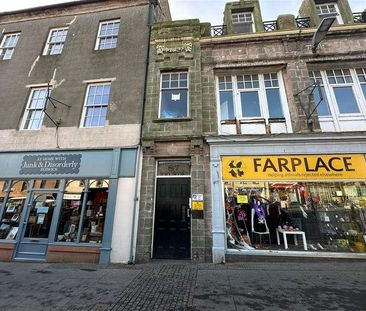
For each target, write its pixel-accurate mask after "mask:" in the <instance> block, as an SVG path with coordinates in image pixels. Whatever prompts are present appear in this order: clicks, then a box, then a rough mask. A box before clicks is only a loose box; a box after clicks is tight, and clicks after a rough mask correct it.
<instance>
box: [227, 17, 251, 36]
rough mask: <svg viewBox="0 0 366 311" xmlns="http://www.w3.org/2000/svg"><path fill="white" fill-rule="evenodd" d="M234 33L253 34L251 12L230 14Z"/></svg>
mask: <svg viewBox="0 0 366 311" xmlns="http://www.w3.org/2000/svg"><path fill="white" fill-rule="evenodd" d="M231 20H232V23H233V32H234V33H245V32H254V31H255V27H254V22H253V12H233V13H232V14H231Z"/></svg>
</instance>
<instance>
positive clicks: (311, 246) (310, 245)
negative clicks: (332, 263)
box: [309, 244, 318, 251]
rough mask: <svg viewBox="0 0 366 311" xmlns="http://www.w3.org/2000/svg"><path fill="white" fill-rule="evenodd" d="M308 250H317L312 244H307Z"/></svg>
mask: <svg viewBox="0 0 366 311" xmlns="http://www.w3.org/2000/svg"><path fill="white" fill-rule="evenodd" d="M309 249H310V250H312V251H316V250H318V249H317V248H316V247H315V246H314V245H313V244H309Z"/></svg>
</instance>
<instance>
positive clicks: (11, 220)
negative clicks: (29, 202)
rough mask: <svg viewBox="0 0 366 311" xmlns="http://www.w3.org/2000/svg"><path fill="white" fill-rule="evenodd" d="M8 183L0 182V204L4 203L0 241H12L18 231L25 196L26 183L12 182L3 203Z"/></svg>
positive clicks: (21, 181)
mask: <svg viewBox="0 0 366 311" xmlns="http://www.w3.org/2000/svg"><path fill="white" fill-rule="evenodd" d="M8 182H9V181H0V203H2V204H4V203H5V205H4V209H3V213H2V215H1V219H0V239H6V240H14V239H15V238H16V235H17V233H18V230H19V223H20V216H21V214H22V211H23V208H24V203H25V199H26V196H27V187H28V182H27V181H24V180H15V181H13V183H12V185H11V187H10V193H9V197H8V199H7V201H6V202H4V201H5V198H6V193H5V190H6V188H7V183H8ZM0 210H1V209H0Z"/></svg>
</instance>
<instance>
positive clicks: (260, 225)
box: [251, 199, 271, 245]
mask: <svg viewBox="0 0 366 311" xmlns="http://www.w3.org/2000/svg"><path fill="white" fill-rule="evenodd" d="M251 223H252V234H253V235H254V234H256V235H259V244H260V245H262V235H268V238H269V243H270V244H271V236H270V233H269V229H268V226H267V221H266V215H265V212H264V209H263V207H262V203H261V202H260V201H259V200H256V199H254V200H253V207H252V215H251Z"/></svg>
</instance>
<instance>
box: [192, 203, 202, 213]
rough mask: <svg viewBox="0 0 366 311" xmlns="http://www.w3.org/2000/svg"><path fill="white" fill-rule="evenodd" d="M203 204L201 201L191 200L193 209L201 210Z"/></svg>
mask: <svg viewBox="0 0 366 311" xmlns="http://www.w3.org/2000/svg"><path fill="white" fill-rule="evenodd" d="M203 206H204V203H203V201H192V210H193V211H203Z"/></svg>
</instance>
